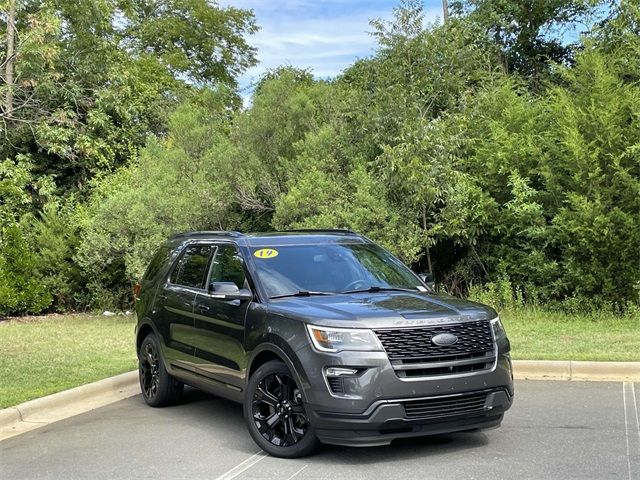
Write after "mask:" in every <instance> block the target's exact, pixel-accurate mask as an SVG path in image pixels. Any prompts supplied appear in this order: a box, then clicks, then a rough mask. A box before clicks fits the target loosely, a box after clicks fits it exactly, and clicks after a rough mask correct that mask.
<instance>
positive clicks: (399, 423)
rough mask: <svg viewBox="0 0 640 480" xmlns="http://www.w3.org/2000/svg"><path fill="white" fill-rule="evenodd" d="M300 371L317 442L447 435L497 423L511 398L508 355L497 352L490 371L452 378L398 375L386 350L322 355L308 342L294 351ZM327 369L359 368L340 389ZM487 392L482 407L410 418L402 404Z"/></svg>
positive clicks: (366, 442) (387, 440)
mask: <svg viewBox="0 0 640 480" xmlns="http://www.w3.org/2000/svg"><path fill="white" fill-rule="evenodd" d="M296 353H297V354H298V358H299V360H300V364H301V365H304V367H303V370H304V374H303V375H302V378H301V380H302V384H303V387H304V388H303V392H304V396H305V402H306V406H307V414H308V415H309V419H310V421H311V424H312V425H313V427H314V429H315V430H316V433H317V435H318V437H319V438H320V440H321V441H322V442H324V443H332V444H338V445H349V446H373V445H384V444H388V443H390V442H391V441H392V440H394V439H396V438H403V437H416V436H424V435H431V434H440V433H450V432H457V431H464V430H472V429H479V428H492V427H497V426H498V425H500V422H501V421H502V417H503V414H504V412H506V411H507V410H508V409H509V408H510V407H511V404H512V401H513V394H514V391H513V375H512V367H511V360H510V357H509V354H508V353H506V352H504V350H502V352H500V353H499V354H498V357H497V360H496V362H495V365H494V366H493V368H492V369H490V370H485V371H479V372H473V373H469V374H459V375H450V376H445V375H443V376H435V377H420V378H410V379H408V378H401V377H399V376H398V375H397V374H396V372H395V371H394V369H393V367H392V365H391V363H390V362H389V359H388V357H387V355H386V353H384V352H341V353H338V354H324V353H320V352H317V351H316V350H314V349H313V348H312V347H311V346H308V347H303V348H302V349H300V350H298V351H297V352H296ZM327 367H350V368H358V369H360V370H361V373H360V374H359V375H358V376H355V377H352V378H345V379H344V392H343V393H341V394H336V393H335V392H332V391H331V389H330V388H329V385H328V384H327V380H326V377H325V375H324V371H325V369H326V368H327ZM478 392H486V393H487V396H486V402H485V403H484V406H483V407H484V408H480V409H478V410H476V411H473V412H465V413H456V412H455V409H454V410H452V411H451V412H449V413H450V414H449V413H446V414H445V415H441V416H439V417H437V418H410V416H409V415H407V412H406V411H405V404H406V402H415V401H420V400H427V401H430V400H433V401H436V402H439V401H441V399H445V400H446V399H447V398H451V397H455V396H456V395H466V394H473V393H478Z"/></svg>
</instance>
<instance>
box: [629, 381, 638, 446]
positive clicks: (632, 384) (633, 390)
mask: <svg viewBox="0 0 640 480" xmlns="http://www.w3.org/2000/svg"><path fill="white" fill-rule="evenodd" d="M631 391H632V392H633V411H634V412H635V414H636V430H637V432H638V454H639V455H640V414H639V413H638V401H637V400H636V384H635V383H631Z"/></svg>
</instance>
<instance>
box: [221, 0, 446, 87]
mask: <svg viewBox="0 0 640 480" xmlns="http://www.w3.org/2000/svg"><path fill="white" fill-rule="evenodd" d="M398 3H399V0H350V1H344V0H342V1H341V0H227V1H223V2H221V4H222V5H233V6H234V7H238V8H248V9H253V10H254V13H255V16H256V22H257V24H258V25H259V26H260V31H259V32H257V33H256V34H255V35H253V36H251V37H249V39H248V41H249V43H250V44H251V45H253V46H255V47H256V48H257V49H258V54H257V57H258V60H259V62H260V63H259V64H258V65H257V66H256V67H254V68H252V69H250V70H249V71H248V72H246V73H245V75H243V77H242V78H240V79H239V80H240V85H241V87H244V91H243V94H244V95H249V93H250V92H249V90H250V89H249V88H247V87H248V86H249V85H250V84H251V83H252V82H255V81H257V80H258V79H259V78H260V76H261V75H262V74H263V73H264V72H265V71H267V70H269V69H272V68H275V67H278V66H280V65H292V66H295V67H299V68H309V69H311V71H312V73H313V74H314V75H315V76H316V77H319V78H328V77H335V76H336V75H338V74H339V73H340V72H341V71H342V70H344V69H345V68H346V67H348V66H349V65H350V64H351V63H353V61H354V60H356V59H357V58H364V57H367V56H370V55H372V54H373V53H374V51H375V47H376V42H375V39H374V38H373V37H372V36H371V35H370V33H369V32H370V31H371V30H372V28H371V27H370V25H369V21H370V20H371V19H374V18H383V19H390V18H391V17H392V10H393V8H394V7H395V6H396V5H397V4H398ZM425 13H426V15H425V17H426V19H427V20H428V21H431V20H433V19H435V17H436V15H437V10H427V11H426V12H425Z"/></svg>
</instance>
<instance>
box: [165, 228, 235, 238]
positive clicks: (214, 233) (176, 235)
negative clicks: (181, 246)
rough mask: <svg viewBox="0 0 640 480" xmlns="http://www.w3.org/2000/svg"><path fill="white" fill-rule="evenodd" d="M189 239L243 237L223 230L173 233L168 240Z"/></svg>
mask: <svg viewBox="0 0 640 480" xmlns="http://www.w3.org/2000/svg"><path fill="white" fill-rule="evenodd" d="M187 236H189V237H191V236H203V237H204V236H216V237H231V238H238V237H242V236H244V235H243V234H242V232H237V231H233V230H232V231H225V230H196V231H192V232H180V233H174V234H173V235H171V237H169V238H172V239H173V238H180V237H187Z"/></svg>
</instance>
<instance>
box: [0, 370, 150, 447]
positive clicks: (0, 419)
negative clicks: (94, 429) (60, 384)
mask: <svg viewBox="0 0 640 480" xmlns="http://www.w3.org/2000/svg"><path fill="white" fill-rule="evenodd" d="M138 393H140V386H139V384H138V372H137V371H133V372H127V373H123V374H121V375H116V376H115V377H111V378H105V379H104V380H99V381H97V382H94V383H89V384H87V385H82V386H80V387H76V388H72V389H70V390H64V391H62V392H59V393H54V394H53V395H48V396H46V397H42V398H36V399H35V400H30V401H28V402H25V403H21V404H20V405H16V406H15V407H10V408H5V409H3V410H0V440H4V439H6V438H9V437H13V436H14V435H18V434H20V433H24V432H28V431H29V430H33V429H35V428H39V427H42V426H45V425H48V424H50V423H53V422H57V421H59V420H63V419H65V418H69V417H72V416H74V415H79V414H81V413H84V412H88V411H90V410H93V409H95V408H99V407H103V406H105V405H108V404H110V403H114V402H117V401H118V400H122V399H124V398H128V397H131V396H133V395H137V394H138Z"/></svg>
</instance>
